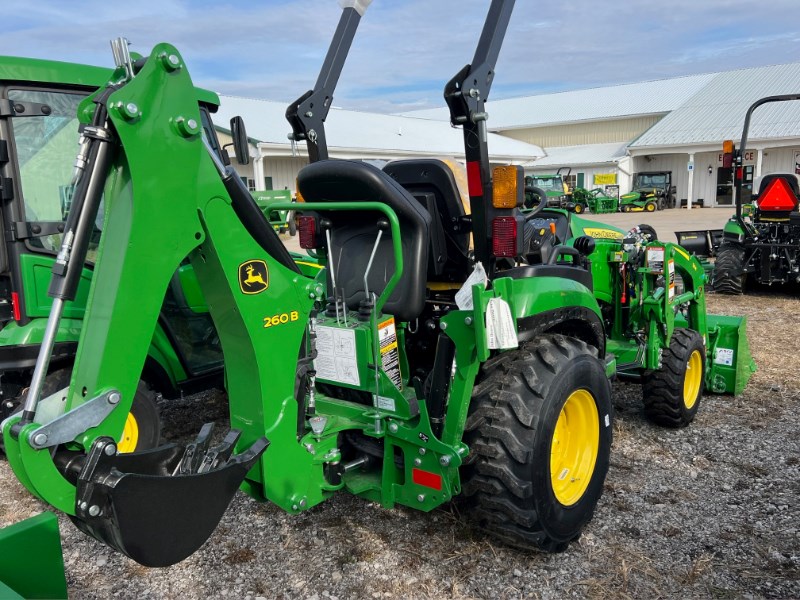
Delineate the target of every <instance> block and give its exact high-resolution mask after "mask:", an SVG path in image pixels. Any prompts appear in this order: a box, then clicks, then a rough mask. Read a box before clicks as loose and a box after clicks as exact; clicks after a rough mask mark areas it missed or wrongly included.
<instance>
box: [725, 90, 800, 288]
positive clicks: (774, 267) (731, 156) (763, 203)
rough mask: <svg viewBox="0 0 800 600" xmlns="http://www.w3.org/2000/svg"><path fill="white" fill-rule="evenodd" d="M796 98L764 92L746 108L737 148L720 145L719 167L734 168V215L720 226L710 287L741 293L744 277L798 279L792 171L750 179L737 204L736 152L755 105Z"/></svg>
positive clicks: (799, 189)
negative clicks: (748, 194)
mask: <svg viewBox="0 0 800 600" xmlns="http://www.w3.org/2000/svg"><path fill="white" fill-rule="evenodd" d="M791 100H800V95H798V94H787V95H782V96H769V97H767V98H762V99H761V100H758V101H756V102H755V103H753V104H752V105H751V106H750V108H748V110H747V114H746V115H745V119H744V128H743V130H742V139H741V142H740V144H739V148H738V149H737V148H736V147H735V146H734V144H733V142H732V141H726V142H725V143H724V144H723V165H725V166H728V167H730V166H733V167H734V169H733V170H734V202H735V204H736V213H735V214H734V216H733V217H731V219H730V220H729V221H728V222H727V223H726V224H725V227H724V228H723V235H722V243H721V244H720V246H719V250H718V251H717V260H716V263H715V266H714V289H715V290H716V291H718V292H721V293H725V294H741V293H742V292H744V290H745V284H746V282H747V280H748V279H752V280H753V281H754V282H756V283H760V284H764V285H772V284H774V283H779V284H785V283H800V212H798V205H799V204H800V184H799V183H798V182H799V181H800V180H799V179H798V176H797V175H796V174H794V173H774V174H770V175H764V176H762V177H760V178H757V180H756V181H755V182H754V185H753V189H754V190H758V193H757V194H754V195H753V199H752V203H751V204H748V205H743V204H742V197H743V196H742V156H743V155H744V154H743V153H744V151H745V149H746V147H747V135H748V132H749V129H750V118H751V116H752V114H753V111H755V110H756V109H757V108H758V107H759V106H763V105H764V104H768V103H772V102H787V101H791Z"/></svg>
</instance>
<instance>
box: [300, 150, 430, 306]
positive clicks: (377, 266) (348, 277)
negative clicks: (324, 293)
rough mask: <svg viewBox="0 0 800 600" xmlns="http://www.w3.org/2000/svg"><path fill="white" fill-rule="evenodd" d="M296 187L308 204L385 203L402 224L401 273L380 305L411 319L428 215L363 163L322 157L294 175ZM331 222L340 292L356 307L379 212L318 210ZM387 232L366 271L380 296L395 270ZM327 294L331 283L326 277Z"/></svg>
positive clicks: (420, 283) (420, 302) (418, 300)
mask: <svg viewBox="0 0 800 600" xmlns="http://www.w3.org/2000/svg"><path fill="white" fill-rule="evenodd" d="M297 186H298V190H299V191H300V193H301V194H302V196H303V198H304V199H305V201H306V202H380V203H383V204H386V205H388V206H389V207H390V208H391V209H392V210H394V212H395V214H397V218H398V220H399V222H400V231H401V243H402V253H403V276H402V277H401V279H400V282H399V284H398V285H397V287H396V288H395V290H394V292H393V293H392V295H391V297H390V298H389V301H388V302H387V303H386V305H385V306H384V307H383V312H385V313H387V314H391V315H394V316H395V317H397V318H398V319H400V320H402V321H410V320H413V319H415V318H416V317H417V316H419V314H420V313H421V312H422V308H423V306H424V305H425V274H426V266H427V263H428V246H429V235H430V232H429V230H430V223H431V217H430V215H429V214H428V212H427V211H426V210H425V209H424V208H423V207H422V206H421V205H420V203H419V202H417V201H416V200H415V199H414V198H413V197H412V196H411V195H410V194H409V193H408V192H407V191H406V190H404V189H403V187H402V186H400V185H399V184H398V183H397V182H396V181H394V180H393V179H392V178H391V177H389V176H388V175H387V174H386V173H384V172H383V171H381V170H380V169H377V168H376V167H373V166H372V165H369V164H367V163H363V162H358V161H350V160H325V161H319V162H316V163H312V164H310V165H308V166H306V167H304V168H303V169H302V170H301V171H300V173H299V174H298V176H297ZM317 212H318V214H319V216H320V217H321V218H323V219H326V220H328V221H330V223H331V230H330V231H331V246H332V248H331V253H332V255H333V269H334V273H335V278H336V288H337V290H338V292H339V294H342V290H344V298H345V301H346V303H347V306H348V307H349V308H350V309H353V310H354V309H357V308H358V305H359V303H360V302H361V300H363V299H364V298H365V294H364V274H365V273H366V272H367V264H368V262H369V258H370V254H371V253H372V249H373V247H374V245H375V240H376V238H377V235H378V231H379V226H378V223H379V222H380V221H382V220H385V218H386V217H385V216H384V215H383V213H380V212H378V211H373V210H364V211H334V210H331V211H325V210H323V211H317ZM394 271H395V269H394V253H393V249H392V239H391V233H390V231H389V230H388V229H387V230H386V231H385V232H384V234H383V236H382V238H381V242H380V244H379V246H378V250H377V251H376V253H375V258H374V260H373V264H372V268H371V269H370V271H369V277H368V284H369V290H370V293H372V292H375V293H376V294H377V295H380V294H381V292H382V291H383V290H384V288H385V287H386V284H387V283H388V282H389V279H391V277H392V275H393V274H394ZM328 285H329V293H332V290H331V289H330V285H331V281H330V276H329V280H328Z"/></svg>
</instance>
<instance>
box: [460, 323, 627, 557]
mask: <svg viewBox="0 0 800 600" xmlns="http://www.w3.org/2000/svg"><path fill="white" fill-rule="evenodd" d="M565 407H566V408H565ZM611 418H612V406H611V387H610V384H609V382H608V379H607V377H606V375H605V369H604V367H603V364H602V362H601V361H600V360H599V359H598V358H597V356H596V351H595V350H594V349H593V348H590V347H589V346H587V345H586V344H585V343H584V342H582V341H579V340H576V339H574V338H569V337H564V336H561V335H547V336H542V337H539V338H536V339H534V340H533V341H531V342H529V343H528V344H526V345H525V346H523V347H521V348H520V349H519V350H514V351H510V352H504V353H503V354H501V355H500V356H498V357H496V358H493V359H491V360H489V361H488V362H487V363H486V364H485V365H484V366H483V369H482V372H481V381H480V383H478V384H477V385H476V386H475V390H474V392H473V397H472V402H471V405H470V412H469V416H468V418H467V423H466V430H465V435H464V441H465V442H466V443H467V444H468V445H469V447H470V454H469V455H468V457H467V459H466V460H465V462H464V467H463V469H462V476H463V481H464V486H463V499H462V502H463V506H464V509H465V510H464V513H465V515H466V517H467V518H468V519H469V521H471V523H472V524H473V525H474V526H476V527H477V528H479V529H483V530H484V531H486V532H487V533H489V534H490V535H492V536H493V537H495V538H498V539H499V540H501V541H503V542H505V543H507V544H509V545H512V546H516V547H521V548H526V549H539V550H544V551H547V552H560V551H563V550H565V549H566V548H567V546H568V545H569V542H570V541H572V540H574V539H576V538H578V537H579V536H580V533H581V531H582V529H583V527H584V526H585V525H586V524H587V523H588V522H589V521H590V520H591V518H592V515H593V514H594V510H595V507H596V505H597V502H598V500H599V499H600V496H601V495H602V492H603V482H604V481H605V477H606V473H607V472H608V463H609V455H610V452H611V438H612V428H611ZM553 473H555V474H553ZM567 476H570V478H569V480H566V479H565V478H566V477H567Z"/></svg>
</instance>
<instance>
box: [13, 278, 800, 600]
mask: <svg viewBox="0 0 800 600" xmlns="http://www.w3.org/2000/svg"><path fill="white" fill-rule="evenodd" d="M797 298H798V296H797V293H796V292H794V293H792V294H791V295H789V294H780V293H766V292H764V291H761V292H758V293H755V294H750V295H747V296H744V297H738V298H729V297H717V296H714V295H711V296H709V305H710V306H709V310H710V312H715V313H722V314H744V315H747V316H748V318H749V323H748V333H749V336H750V344H751V349H752V352H753V356H754V358H755V360H756V362H757V363H758V366H759V371H758V372H757V373H756V374H755V375H754V376H753V378H752V379H751V382H750V385H749V386H748V388H747V389H746V390H745V392H744V394H742V395H741V396H740V397H737V398H733V397H730V396H706V397H704V399H703V405H702V406H701V408H700V411H699V413H698V416H697V419H696V421H695V422H694V423H693V425H692V426H690V427H689V428H687V429H684V430H679V431H672V430H664V429H659V428H657V427H655V426H653V425H651V424H649V423H648V422H646V421H645V420H644V418H643V416H642V413H641V401H640V389H639V387H638V386H634V385H630V384H623V383H616V384H615V385H614V404H615V409H616V425H615V440H614V446H613V452H612V460H611V469H610V471H609V475H608V479H607V480H606V485H605V493H604V495H603V497H602V499H601V501H600V504H599V506H598V509H597V512H596V514H595V517H594V520H593V521H592V522H591V523H590V525H589V526H588V527H587V529H586V530H585V533H584V535H583V536H582V538H581V539H580V541H579V542H578V543H577V544H573V545H572V546H571V547H570V549H569V550H568V551H567V552H565V553H563V554H560V555H545V554H531V553H521V552H518V551H515V550H510V549H507V548H505V547H502V546H498V545H495V544H493V543H491V542H490V541H488V540H486V539H485V538H483V537H481V536H480V535H479V534H475V533H473V532H471V531H469V530H468V529H466V528H464V527H463V526H462V525H461V524H460V522H459V521H458V518H457V515H456V514H455V513H454V512H453V510H452V509H450V508H444V509H441V510H438V511H435V512H434V513H432V514H423V513H418V512H415V511H412V510H409V509H403V508H400V509H396V510H391V511H390V510H384V509H382V508H380V507H379V506H377V505H373V504H370V503H368V502H365V501H363V500H360V499H358V498H354V497H351V496H348V495H346V494H344V493H343V494H340V495H338V496H336V497H334V498H333V499H332V500H331V501H329V502H327V503H326V504H323V505H322V506H319V507H316V508H314V509H312V510H310V511H308V512H307V513H305V514H303V515H301V516H297V517H291V516H288V515H286V514H284V513H282V512H281V511H280V510H279V509H277V508H276V507H274V506H271V505H263V504H259V503H257V502H255V501H253V500H251V499H250V498H248V497H247V496H245V495H244V494H241V493H239V494H237V496H236V498H235V499H234V502H233V504H232V505H231V507H230V509H229V510H228V512H227V513H226V515H225V517H224V518H223V520H222V523H221V525H220V527H219V528H218V529H217V531H216V533H215V534H214V535H213V537H212V538H211V540H210V541H209V542H208V543H207V544H206V545H205V546H204V547H203V548H202V549H201V550H200V551H199V552H197V553H196V554H195V555H193V556H192V557H190V558H189V559H188V560H186V561H184V562H183V563H181V564H179V565H176V566H173V567H170V568H168V569H160V570H155V569H147V568H144V567H141V566H139V565H137V564H136V563H134V562H132V561H130V560H129V559H127V558H126V557H124V556H122V555H120V554H117V553H114V552H112V551H111V550H109V549H108V548H107V547H105V546H103V545H101V544H100V543H99V542H95V541H94V540H93V539H90V538H88V537H86V536H85V535H83V534H82V533H80V532H79V531H78V530H77V529H76V528H75V527H74V526H73V525H72V524H71V523H70V522H69V520H68V519H67V518H65V517H63V516H61V517H60V525H61V533H62V539H63V548H64V559H65V563H66V573H67V580H68V584H69V590H70V595H71V597H72V598H109V597H124V598H207V597H214V598H222V597H227V598H251V599H254V598H257V597H263V598H309V599H312V598H314V599H316V600H326V599H327V600H331V599H335V598H339V599H345V598H406V597H409V598H518V597H534V598H563V597H589V598H595V597H603V598H608V597H614V598H627V597H631V598H660V597H672V598H678V597H679V598H687V597H713V598H740V597H779V598H789V597H800V529H799V527H800V503H799V502H798V498H800V441H799V438H800V435H798V434H800V410H799V409H800V358H798V354H797V351H796V348H797V337H798V333H800V328H798V325H797V321H798V314H800V301H798V299H797ZM226 410H227V409H226V401H225V395H224V393H222V392H218V391H214V392H209V393H206V394H202V395H195V396H191V397H187V398H185V399H184V400H182V401H180V402H173V403H170V404H169V405H168V406H164V418H165V420H166V421H167V422H166V431H165V433H166V434H167V435H168V436H169V437H173V438H174V437H184V436H188V435H193V434H194V433H196V432H197V431H198V430H199V427H200V425H201V424H202V423H203V422H205V421H207V420H217V421H219V422H220V425H222V424H223V423H224V421H225V419H226V417H225V413H226ZM44 509H45V506H44V505H43V504H42V503H40V502H38V501H37V500H35V499H34V498H33V497H31V496H30V495H29V494H28V493H27V492H26V491H25V490H24V489H23V488H22V486H21V485H20V484H18V483H17V481H16V479H15V478H14V476H13V475H12V473H11V471H10V469H9V467H8V464H7V462H5V460H4V459H0V527H1V526H5V525H9V524H11V523H14V522H17V521H19V520H21V519H23V518H25V517H28V516H32V515H34V514H37V513H39V512H41V511H42V510H44Z"/></svg>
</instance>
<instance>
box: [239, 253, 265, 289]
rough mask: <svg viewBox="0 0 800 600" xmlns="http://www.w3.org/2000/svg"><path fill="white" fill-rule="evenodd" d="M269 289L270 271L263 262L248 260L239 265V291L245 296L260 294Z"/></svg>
mask: <svg viewBox="0 0 800 600" xmlns="http://www.w3.org/2000/svg"><path fill="white" fill-rule="evenodd" d="M268 287H269V270H268V269H267V263H265V262H264V261H263V260H248V261H247V262H245V263H242V264H241V265H239V289H241V290H242V293H243V294H260V293H261V292H263V291H264V290H265V289H267V288H268Z"/></svg>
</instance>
